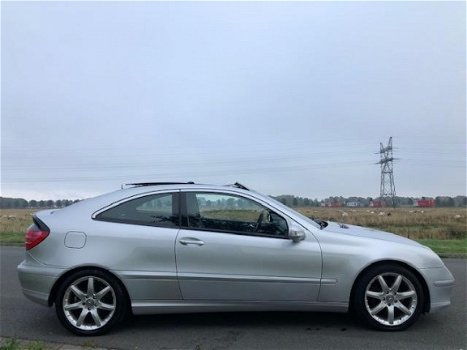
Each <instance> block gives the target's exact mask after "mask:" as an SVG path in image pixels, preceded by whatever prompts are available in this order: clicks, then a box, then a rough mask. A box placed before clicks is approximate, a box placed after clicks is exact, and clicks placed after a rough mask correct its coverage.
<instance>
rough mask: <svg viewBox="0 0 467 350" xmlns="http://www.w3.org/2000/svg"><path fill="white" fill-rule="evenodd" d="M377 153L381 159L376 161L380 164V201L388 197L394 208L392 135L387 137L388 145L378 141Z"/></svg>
mask: <svg viewBox="0 0 467 350" xmlns="http://www.w3.org/2000/svg"><path fill="white" fill-rule="evenodd" d="M379 144H380V149H379V154H380V156H381V160H380V161H379V162H378V163H376V164H380V165H381V186H380V194H379V196H380V197H381V201H384V200H386V199H389V200H390V202H391V204H392V206H393V207H394V208H395V207H396V205H397V203H396V186H395V185H394V172H393V165H392V162H393V161H394V159H395V158H394V157H393V155H392V136H391V137H390V138H389V142H388V145H387V146H386V147H384V146H383V143H382V142H380V143H379Z"/></svg>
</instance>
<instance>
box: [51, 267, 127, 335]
mask: <svg viewBox="0 0 467 350" xmlns="http://www.w3.org/2000/svg"><path fill="white" fill-rule="evenodd" d="M126 307H127V302H126V298H125V294H124V292H123V290H122V287H121V286H120V284H119V283H118V281H117V280H116V279H115V278H114V277H113V276H111V275H110V274H107V273H105V272H102V271H100V270H86V271H78V272H76V273H74V274H72V275H70V276H69V277H68V278H66V279H65V280H64V281H63V283H62V284H61V285H60V287H59V290H58V293H57V298H56V300H55V310H56V313H57V316H58V319H59V320H60V322H61V323H62V324H63V326H65V328H67V329H68V330H70V331H72V332H73V333H75V334H78V335H100V334H103V333H105V332H107V331H108V330H109V329H110V328H112V327H113V326H114V325H115V324H116V323H118V322H119V321H120V320H121V319H122V318H123V316H124V314H125V311H126Z"/></svg>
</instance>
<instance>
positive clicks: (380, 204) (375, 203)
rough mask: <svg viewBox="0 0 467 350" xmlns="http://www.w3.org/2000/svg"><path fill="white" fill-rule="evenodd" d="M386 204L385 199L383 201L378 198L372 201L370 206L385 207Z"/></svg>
mask: <svg viewBox="0 0 467 350" xmlns="http://www.w3.org/2000/svg"><path fill="white" fill-rule="evenodd" d="M385 206H386V202H385V201H381V200H378V199H375V200H372V201H370V207H372V208H383V207H385Z"/></svg>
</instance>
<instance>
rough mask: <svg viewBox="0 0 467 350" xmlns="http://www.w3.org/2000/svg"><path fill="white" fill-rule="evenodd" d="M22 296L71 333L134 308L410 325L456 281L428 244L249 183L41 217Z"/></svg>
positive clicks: (141, 194)
mask: <svg viewBox="0 0 467 350" xmlns="http://www.w3.org/2000/svg"><path fill="white" fill-rule="evenodd" d="M18 275H19V280H20V282H21V286H22V289H23V293H24V294H25V295H26V297H28V298H29V299H31V300H33V301H35V302H38V303H41V304H44V305H48V306H52V305H54V304H55V309H56V313H57V316H58V318H59V320H60V321H61V323H62V324H63V325H64V326H65V327H66V328H67V329H68V330H70V331H72V332H74V333H76V334H79V335H98V334H102V333H105V332H106V331H108V330H110V329H111V328H112V327H113V326H115V325H116V324H117V323H118V322H119V321H121V320H122V319H123V318H124V317H125V315H127V314H128V313H131V312H132V313H133V314H135V315H137V314H160V313H186V312H216V311H276V310H287V311H292V310H293V311H330V312H347V311H352V312H353V313H354V314H355V316H356V317H357V318H358V319H360V320H363V321H364V322H365V323H366V324H368V325H369V326H372V327H374V328H377V329H379V330H384V331H396V330H403V329H406V328H407V327H409V326H410V325H412V324H413V323H414V322H415V321H416V320H417V319H418V317H419V316H420V314H421V313H427V312H433V311H436V310H439V309H441V308H443V307H446V306H448V305H450V292H451V289H452V287H453V285H454V278H453V276H452V275H451V273H450V272H449V270H448V269H447V268H446V266H444V264H443V262H442V261H441V259H440V258H439V257H438V256H437V255H436V254H435V253H434V252H433V251H432V250H430V249H429V248H427V247H425V246H422V245H420V244H418V243H416V242H414V241H411V240H409V239H407V238H404V237H400V236H397V235H394V234H391V233H387V232H381V231H377V230H372V229H367V228H363V227H358V226H351V225H344V224H338V223H334V222H327V221H323V220H319V219H310V218H307V217H305V216H303V215H301V214H299V213H297V212H296V211H294V210H292V209H290V208H288V207H286V206H284V205H283V204H281V203H279V202H277V201H275V200H274V199H272V198H270V197H268V196H265V195H261V194H259V193H257V192H255V191H252V190H249V189H247V188H246V187H244V186H242V185H240V184H238V183H237V184H235V185H229V186H212V185H199V184H194V183H192V182H188V183H160V182H159V183H136V184H130V185H127V186H126V187H124V188H123V189H121V190H118V191H115V192H112V193H109V194H105V195H102V196H99V197H95V198H91V199H86V200H83V201H80V202H78V203H76V204H74V205H71V206H69V207H66V208H63V209H55V210H44V211H40V212H38V213H36V214H35V215H34V216H33V224H32V225H31V226H30V227H29V228H28V230H27V233H26V254H25V259H24V261H23V262H21V264H20V265H19V266H18Z"/></svg>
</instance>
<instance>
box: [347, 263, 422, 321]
mask: <svg viewBox="0 0 467 350" xmlns="http://www.w3.org/2000/svg"><path fill="white" fill-rule="evenodd" d="M387 264H393V265H399V266H401V267H404V268H406V269H407V270H409V271H410V272H412V273H413V274H414V275H415V277H417V279H418V281H419V282H420V284H421V286H422V289H423V309H422V313H426V312H429V311H430V306H431V302H430V300H431V298H430V290H429V289H428V285H427V283H426V280H425V278H423V276H422V274H421V273H420V272H418V271H417V269H415V268H414V267H413V266H411V265H409V264H407V263H405V262H403V261H398V260H389V259H388V260H380V261H375V262H373V263H371V264H370V265H368V266H366V267H365V268H364V269H363V270H361V271H360V273H359V274H358V275H357V277H356V278H355V280H354V282H353V285H352V289H351V291H350V299H349V310H353V303H354V300H355V298H354V295H355V289H356V285H357V282H358V281H359V280H360V279H361V278H362V276H364V275H365V273H366V272H367V271H368V270H370V269H372V268H373V267H375V266H381V265H387Z"/></svg>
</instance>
